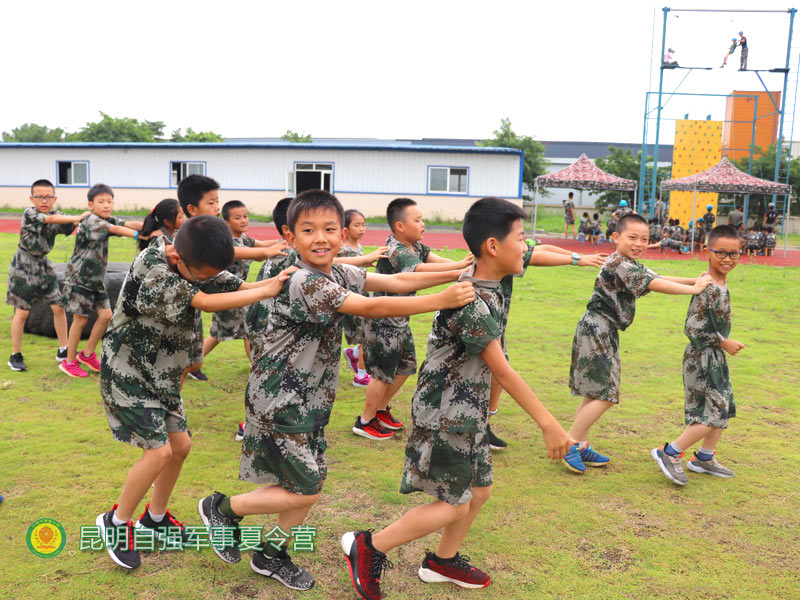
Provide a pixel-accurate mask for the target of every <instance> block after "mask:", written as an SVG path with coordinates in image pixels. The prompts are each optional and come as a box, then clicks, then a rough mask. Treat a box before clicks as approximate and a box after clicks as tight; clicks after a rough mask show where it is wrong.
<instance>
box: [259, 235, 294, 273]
mask: <svg viewBox="0 0 800 600" xmlns="http://www.w3.org/2000/svg"><path fill="white" fill-rule="evenodd" d="M288 247H289V242H287V241H286V240H281V241H280V242H278V243H277V244H272V246H262V247H261V249H262V250H263V254H264V259H267V258H273V257H275V256H286V252H284V250H286V249H287V248H288ZM279 277H280V275H279Z"/></svg>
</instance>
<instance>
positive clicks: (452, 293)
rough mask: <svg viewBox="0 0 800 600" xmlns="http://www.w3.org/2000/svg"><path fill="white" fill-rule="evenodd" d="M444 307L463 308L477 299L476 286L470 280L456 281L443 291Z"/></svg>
mask: <svg viewBox="0 0 800 600" xmlns="http://www.w3.org/2000/svg"><path fill="white" fill-rule="evenodd" d="M439 293H440V294H442V299H443V300H444V303H445V306H444V308H461V307H462V306H466V305H467V304H469V303H470V302H472V301H473V300H475V288H474V287H473V285H472V284H471V283H469V282H468V281H462V282H460V283H454V284H453V285H451V286H450V287H448V288H447V289H446V290H444V291H443V292H439Z"/></svg>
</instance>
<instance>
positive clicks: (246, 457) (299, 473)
mask: <svg viewBox="0 0 800 600" xmlns="http://www.w3.org/2000/svg"><path fill="white" fill-rule="evenodd" d="M327 447H328V442H327V441H326V439H325V430H324V429H316V430H314V431H307V432H302V433H282V432H279V431H275V430H274V429H271V428H268V427H264V426H263V425H262V424H260V423H257V422H254V421H251V420H248V421H247V423H246V424H245V428H244V439H243V440H242V459H241V462H240V463H239V479H241V480H243V481H249V482H251V483H276V484H278V485H279V486H281V487H282V488H283V489H285V490H287V491H289V492H292V493H293V494H303V495H313V494H318V493H319V492H320V491H321V490H322V485H323V484H324V483H325V478H326V477H327V476H328V463H327V461H326V460H325V450H326V449H327Z"/></svg>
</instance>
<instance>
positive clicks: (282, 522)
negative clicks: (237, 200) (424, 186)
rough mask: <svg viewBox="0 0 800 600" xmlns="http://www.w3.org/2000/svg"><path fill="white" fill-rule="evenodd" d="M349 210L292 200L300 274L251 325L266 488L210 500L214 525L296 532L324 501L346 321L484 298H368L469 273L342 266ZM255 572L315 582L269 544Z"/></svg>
mask: <svg viewBox="0 0 800 600" xmlns="http://www.w3.org/2000/svg"><path fill="white" fill-rule="evenodd" d="M343 213H344V211H343V210H342V206H341V204H339V201H338V200H337V199H336V198H335V197H334V196H332V195H331V194H329V193H328V192H323V191H320V190H310V191H307V192H304V193H302V194H300V195H299V196H297V198H295V199H294V200H293V201H292V204H291V206H290V208H289V214H288V228H289V232H288V234H287V237H288V239H289V241H290V243H291V244H292V245H293V246H294V247H295V248H296V249H297V252H298V254H299V259H298V262H297V266H298V267H300V268H299V270H298V271H296V272H294V273H293V274H292V275H291V277H290V279H289V281H288V282H287V283H286V285H284V287H283V289H282V290H281V292H280V293H279V294H278V295H277V296H276V297H275V298H274V299H273V300H271V301H270V304H271V306H270V308H269V311H268V314H269V319H268V320H267V321H266V322H257V323H250V326H251V328H252V333H251V335H253V336H257V338H256V339H258V341H259V343H255V344H253V347H252V348H253V363H252V367H251V372H250V379H249V381H248V384H247V392H246V395H245V408H246V412H247V424H246V427H245V434H244V440H243V442H242V459H241V465H240V468H239V478H240V479H242V480H244V481H250V482H252V483H256V484H259V485H260V486H261V487H259V488H258V489H256V490H254V491H252V492H249V493H246V494H241V495H238V496H233V497H227V496H224V495H223V494H220V493H218V492H215V493H214V494H212V495H211V496H208V497H207V498H203V499H201V500H200V502H199V505H198V510H199V512H200V515H201V517H202V519H203V522H204V523H205V524H206V525H207V526H210V527H230V528H236V527H237V526H238V523H239V522H240V521H241V519H242V517H244V516H245V515H257V514H258V515H263V514H276V513H277V521H278V526H279V527H280V528H281V529H282V530H283V531H285V532H287V533H288V532H290V531H291V530H292V528H293V527H295V526H298V525H300V524H302V522H303V521H304V520H305V518H306V515H307V514H308V512H309V510H310V509H311V506H312V505H313V504H314V503H316V501H317V500H318V499H319V495H320V491H321V490H322V486H323V484H324V482H325V478H326V476H327V465H326V459H325V449H326V447H327V442H326V440H325V429H324V428H325V426H326V425H327V423H328V419H329V418H330V413H331V408H332V405H333V401H334V398H335V396H336V387H337V383H338V378H339V377H338V376H339V361H340V355H341V344H342V329H341V317H342V315H343V314H354V315H359V316H364V317H393V316H397V315H407V314H417V313H422V312H428V311H431V310H437V309H440V308H448V307H455V306H462V305H463V304H465V303H467V302H470V301H471V300H472V299H473V298H474V292H473V290H472V286H470V285H467V284H455V285H453V286H451V287H449V288H447V289H446V290H445V291H444V292H440V293H438V294H431V295H427V296H420V297H417V298H406V297H400V298H389V297H373V298H369V297H365V296H362V295H361V294H360V293H359V292H361V291H364V290H366V291H370V290H371V291H383V292H394V293H409V292H411V291H415V290H418V289H422V288H425V287H430V286H433V285H440V284H442V283H446V282H448V281H454V280H455V279H456V278H457V277H458V275H459V272H458V271H448V272H441V273H421V274H417V273H402V274H399V275H394V276H385V275H377V274H372V273H367V272H366V271H365V270H364V269H360V268H358V267H354V266H352V265H347V264H334V262H333V261H334V258H335V256H336V255H337V254H338V252H339V248H340V246H341V244H342V225H343V221H344V214H343ZM212 533H213V532H212ZM212 537H213V536H212ZM212 543H213V539H212ZM218 546H220V547H218ZM214 550H215V552H216V553H217V554H218V555H219V557H220V558H222V559H223V560H224V561H226V562H229V563H236V562H239V560H240V559H241V550H240V548H239V546H238V545H236V544H235V543H234V542H233V540H231V543H230V544H225V545H224V547H221V545H220V544H217V545H216V546H214ZM250 567H251V568H252V569H253V570H254V571H255V572H257V573H260V574H262V575H265V576H267V577H273V578H275V579H277V580H278V581H280V582H281V583H283V584H284V585H286V586H287V587H290V588H292V589H299V590H305V589H309V588H311V586H312V585H313V584H314V579H313V577H311V575H310V574H309V573H308V572H307V571H305V570H303V569H300V568H298V567H297V566H295V565H294V563H293V562H292V561H291V558H290V557H289V555H288V553H287V552H286V549H285V548H281V549H280V551H278V550H276V549H275V548H274V547H273V546H271V545H269V544H265V545H264V547H263V549H258V550H257V551H255V552H254V554H253V557H252V561H251V563H250Z"/></svg>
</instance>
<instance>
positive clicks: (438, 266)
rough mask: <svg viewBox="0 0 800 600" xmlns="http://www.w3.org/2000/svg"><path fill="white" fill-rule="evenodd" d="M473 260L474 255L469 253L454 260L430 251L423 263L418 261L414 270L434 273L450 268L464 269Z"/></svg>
mask: <svg viewBox="0 0 800 600" xmlns="http://www.w3.org/2000/svg"><path fill="white" fill-rule="evenodd" d="M474 260H475V257H474V256H472V254H471V253H470V254H467V256H466V257H464V258H463V259H461V260H459V261H455V260H450V259H449V258H442V257H441V256H436V255H435V254H434V253H433V252H431V253H430V254H428V260H427V261H426V262H424V263H419V264H418V265H417V266H416V267H415V268H414V270H415V271H416V272H417V273H435V272H437V271H450V270H452V269H466V268H467V267H468V266H470V265H471V264H472V262H473V261H474Z"/></svg>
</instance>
